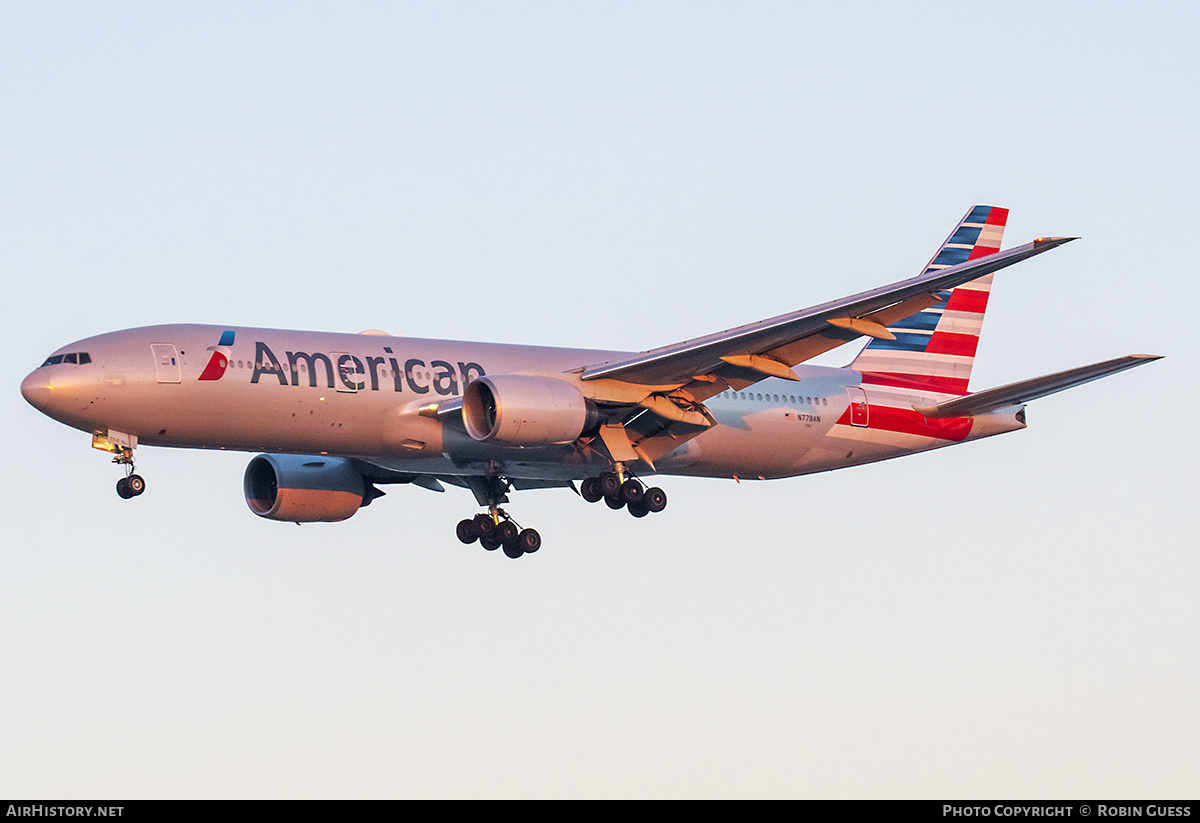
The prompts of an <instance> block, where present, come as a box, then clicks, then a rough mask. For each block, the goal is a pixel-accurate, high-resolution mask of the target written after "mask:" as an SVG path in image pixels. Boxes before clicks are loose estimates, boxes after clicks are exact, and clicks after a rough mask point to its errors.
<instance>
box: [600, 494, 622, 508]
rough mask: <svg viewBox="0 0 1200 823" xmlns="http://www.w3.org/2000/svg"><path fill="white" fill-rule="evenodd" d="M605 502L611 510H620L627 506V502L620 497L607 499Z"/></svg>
mask: <svg viewBox="0 0 1200 823" xmlns="http://www.w3.org/2000/svg"><path fill="white" fill-rule="evenodd" d="M604 502H605V503H606V504H607V505H608V507H609V508H610V509H619V508H621V507H622V506H624V505H625V501H624V500H622V499H621V498H620V497H605V498H604Z"/></svg>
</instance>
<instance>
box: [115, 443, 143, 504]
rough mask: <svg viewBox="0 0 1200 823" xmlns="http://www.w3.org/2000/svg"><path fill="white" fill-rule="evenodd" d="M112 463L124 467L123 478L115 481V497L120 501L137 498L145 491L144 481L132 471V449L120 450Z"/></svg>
mask: <svg viewBox="0 0 1200 823" xmlns="http://www.w3.org/2000/svg"><path fill="white" fill-rule="evenodd" d="M112 462H114V463H118V464H120V465H122V466H124V467H125V476H124V477H122V478H121V479H120V480H118V481H117V495H118V496H120V497H121V499H122V500H128V499H129V498H131V497H137V496H138V495H139V494H141V493H142V492H144V491H145V490H146V481H145V480H144V479H142V476H141V475H140V474H137V473H135V471H134V465H133V449H121V453H120V454H118V455H117V456H116V457H114V458H113V460H112Z"/></svg>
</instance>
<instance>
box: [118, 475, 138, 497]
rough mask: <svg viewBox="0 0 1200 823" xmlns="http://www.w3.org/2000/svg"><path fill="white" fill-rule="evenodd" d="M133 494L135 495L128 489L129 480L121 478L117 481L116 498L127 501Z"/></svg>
mask: <svg viewBox="0 0 1200 823" xmlns="http://www.w3.org/2000/svg"><path fill="white" fill-rule="evenodd" d="M134 494H136V492H135V491H134V490H133V489H131V488H129V478H128V477H122V478H121V479H120V480H118V481H117V496H118V497H120V498H121V499H122V500H128V499H129V498H131V497H133V496H134Z"/></svg>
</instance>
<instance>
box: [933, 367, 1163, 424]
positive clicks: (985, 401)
mask: <svg viewBox="0 0 1200 823" xmlns="http://www.w3.org/2000/svg"><path fill="white" fill-rule="evenodd" d="M1160 357H1161V355H1157V354H1131V355H1128V356H1127V357H1118V358H1116V359H1114V360H1105V361H1104V362H1103V363H1093V364H1092V365H1090V366H1080V367H1079V368H1077V369H1067V370H1066V371H1060V372H1055V373H1054V374H1046V375H1042V376H1041V377H1033V378H1030V379H1029V380H1021V381H1019V382H1017V383H1009V384H1008V385H1007V386H1000V387H998V388H995V389H988V390H986V391H981V392H975V393H974V394H968V395H967V396H966V397H958V398H955V399H954V400H947V401H946V402H945V403H939V404H937V405H936V406H920V407H915V408H916V410H917V411H918V412H920V413H921V414H923V415H925V416H926V417H932V418H938V417H969V416H971V415H973V414H983V413H984V412H989V411H993V410H995V409H1000V408H1004V407H1005V406H1016V405H1019V404H1021V403H1027V402H1029V401H1030V400H1036V399H1037V398H1039V397H1045V396H1046V395H1048V394H1054V393H1055V392H1060V391H1062V390H1063V389H1069V388H1072V387H1073V386H1079V385H1081V384H1083V383H1090V382H1091V381H1093V380H1099V379H1100V378H1101V377H1107V376H1108V375H1110V374H1116V373H1117V372H1119V371H1125V369H1132V368H1133V367H1134V366H1140V365H1142V364H1143V363H1149V362H1150V361H1151V360H1158V359H1159V358H1160Z"/></svg>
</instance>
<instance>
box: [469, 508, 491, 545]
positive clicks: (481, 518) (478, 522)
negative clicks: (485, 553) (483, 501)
mask: <svg viewBox="0 0 1200 823" xmlns="http://www.w3.org/2000/svg"><path fill="white" fill-rule="evenodd" d="M474 522H475V531H476V532H477V533H478V534H479V536H480V537H487V536H488V535H490V534H491V533H492V532H493V531H495V530H496V521H495V520H493V519H492V516H491V515H490V514H482V513H480V514H477V515H475V521H474ZM492 548H493V549H494V548H496V547H495V546H493V547H492Z"/></svg>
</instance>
